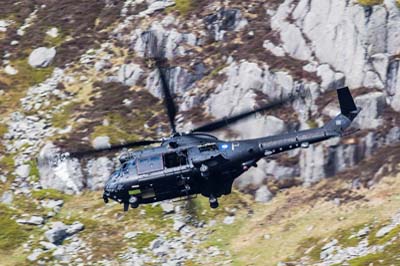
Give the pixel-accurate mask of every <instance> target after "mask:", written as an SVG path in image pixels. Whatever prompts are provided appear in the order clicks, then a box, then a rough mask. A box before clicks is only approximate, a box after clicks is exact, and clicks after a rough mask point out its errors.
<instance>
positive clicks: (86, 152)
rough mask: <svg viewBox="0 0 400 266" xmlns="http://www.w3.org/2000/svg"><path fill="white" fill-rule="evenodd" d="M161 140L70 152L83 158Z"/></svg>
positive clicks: (76, 156) (71, 154) (70, 154)
mask: <svg viewBox="0 0 400 266" xmlns="http://www.w3.org/2000/svg"><path fill="white" fill-rule="evenodd" d="M160 142H161V140H142V141H133V142H127V143H124V144H118V145H111V146H109V147H104V148H99V149H90V150H83V151H76V152H70V153H69V156H70V157H75V158H81V157H84V156H87V155H92V154H96V153H101V152H110V151H117V150H121V149H123V148H134V147H140V146H146V145H151V144H155V143H160Z"/></svg>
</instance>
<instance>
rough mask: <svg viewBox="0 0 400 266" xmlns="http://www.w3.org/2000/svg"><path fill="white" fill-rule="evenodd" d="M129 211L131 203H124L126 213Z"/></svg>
mask: <svg viewBox="0 0 400 266" xmlns="http://www.w3.org/2000/svg"><path fill="white" fill-rule="evenodd" d="M128 210H129V202H124V212H127V211H128Z"/></svg>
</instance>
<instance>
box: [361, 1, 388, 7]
mask: <svg viewBox="0 0 400 266" xmlns="http://www.w3.org/2000/svg"><path fill="white" fill-rule="evenodd" d="M358 3H359V4H360V5H363V6H373V5H380V4H382V3H383V0H358Z"/></svg>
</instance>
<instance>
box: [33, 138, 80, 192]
mask: <svg viewBox="0 0 400 266" xmlns="http://www.w3.org/2000/svg"><path fill="white" fill-rule="evenodd" d="M59 155H60V153H59V149H58V148H57V147H56V146H55V145H54V144H52V143H51V142H48V143H46V144H45V145H44V147H43V148H42V150H41V151H40V153H39V158H54V157H56V156H59ZM38 168H39V173H40V185H41V186H42V187H43V188H53V189H57V190H59V191H62V192H64V193H67V194H77V193H79V192H80V191H81V190H82V189H83V174H82V169H81V165H80V163H79V161H78V160H77V159H73V158H72V159H65V160H63V161H60V162H59V163H58V164H57V165H51V164H39V167H38Z"/></svg>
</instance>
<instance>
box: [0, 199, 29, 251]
mask: <svg viewBox="0 0 400 266" xmlns="http://www.w3.org/2000/svg"><path fill="white" fill-rule="evenodd" d="M13 214H14V213H13V212H12V211H11V210H10V209H9V208H7V207H6V206H4V205H3V204H0V228H1V230H0V250H1V252H7V251H10V250H13V249H15V248H16V247H18V246H19V245H20V244H21V243H23V242H25V241H26V240H27V239H28V234H27V233H26V232H25V231H24V230H23V229H22V227H21V226H20V225H18V224H17V222H15V221H14V220H13V219H12V218H11V217H12V216H13Z"/></svg>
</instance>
